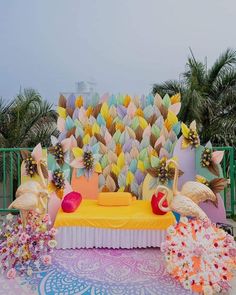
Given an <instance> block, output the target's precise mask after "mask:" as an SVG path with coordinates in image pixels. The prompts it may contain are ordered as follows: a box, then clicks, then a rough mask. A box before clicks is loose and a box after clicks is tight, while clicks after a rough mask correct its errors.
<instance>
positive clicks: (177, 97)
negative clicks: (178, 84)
mask: <svg viewBox="0 0 236 295" xmlns="http://www.w3.org/2000/svg"><path fill="white" fill-rule="evenodd" d="M170 100H171V104H174V103H177V102H180V100H181V95H180V93H177V94H175V95H173V96H171V98H170Z"/></svg>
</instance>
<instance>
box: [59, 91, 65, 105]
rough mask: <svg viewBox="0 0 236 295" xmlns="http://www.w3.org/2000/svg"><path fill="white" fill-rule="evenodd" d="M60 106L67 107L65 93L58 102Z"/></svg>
mask: <svg viewBox="0 0 236 295" xmlns="http://www.w3.org/2000/svg"><path fill="white" fill-rule="evenodd" d="M58 106H59V107H62V108H66V98H65V96H64V95H62V94H61V95H60V97H59V102H58Z"/></svg>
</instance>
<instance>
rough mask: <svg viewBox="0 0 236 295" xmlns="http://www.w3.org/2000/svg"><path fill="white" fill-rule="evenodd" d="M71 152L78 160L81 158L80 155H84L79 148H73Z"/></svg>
mask: <svg viewBox="0 0 236 295" xmlns="http://www.w3.org/2000/svg"><path fill="white" fill-rule="evenodd" d="M72 152H73V154H74V156H75V158H80V157H82V155H83V153H84V152H83V150H82V149H81V148H79V147H74V148H73V149H72Z"/></svg>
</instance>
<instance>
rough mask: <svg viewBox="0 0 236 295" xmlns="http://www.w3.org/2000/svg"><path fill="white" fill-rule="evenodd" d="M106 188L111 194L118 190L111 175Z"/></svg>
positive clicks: (108, 177)
mask: <svg viewBox="0 0 236 295" xmlns="http://www.w3.org/2000/svg"><path fill="white" fill-rule="evenodd" d="M106 187H107V188H108V190H109V191H110V192H114V191H115V190H116V184H115V182H114V180H113V178H112V177H111V176H110V175H108V176H107V178H106Z"/></svg>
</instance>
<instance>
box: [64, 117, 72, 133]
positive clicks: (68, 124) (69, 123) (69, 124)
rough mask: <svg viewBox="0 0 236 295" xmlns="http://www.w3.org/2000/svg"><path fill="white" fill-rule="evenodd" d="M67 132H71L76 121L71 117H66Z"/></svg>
mask: <svg viewBox="0 0 236 295" xmlns="http://www.w3.org/2000/svg"><path fill="white" fill-rule="evenodd" d="M65 126H66V130H70V129H72V128H73V127H74V121H73V120H72V119H71V117H69V116H67V117H66V124H65Z"/></svg>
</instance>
